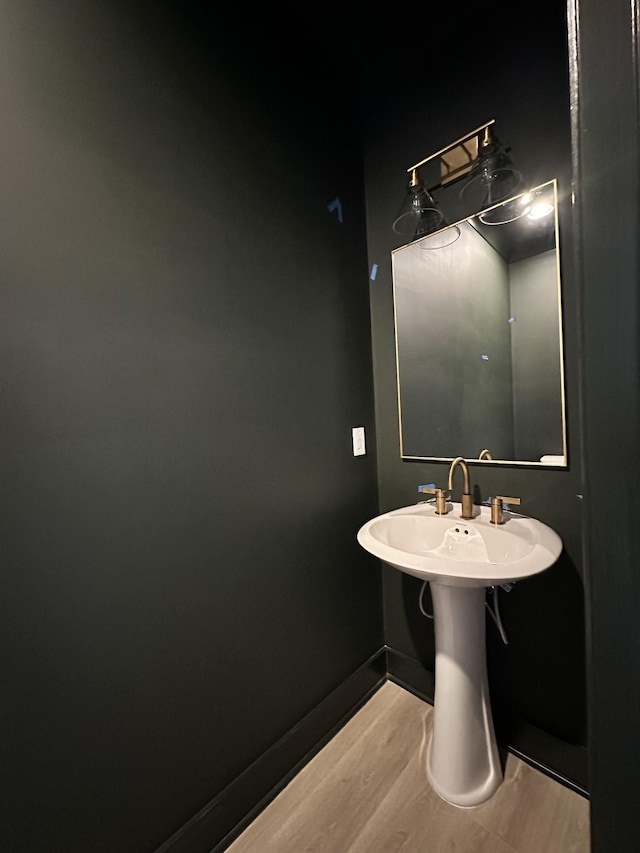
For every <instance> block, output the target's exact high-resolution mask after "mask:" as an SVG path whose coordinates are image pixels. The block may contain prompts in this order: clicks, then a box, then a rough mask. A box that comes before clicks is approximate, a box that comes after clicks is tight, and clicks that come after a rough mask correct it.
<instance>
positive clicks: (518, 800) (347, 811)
mask: <svg viewBox="0 0 640 853" xmlns="http://www.w3.org/2000/svg"><path fill="white" fill-rule="evenodd" d="M431 715H432V708H431V706H430V705H427V704H425V703H424V702H422V701H421V700H420V699H418V698H416V697H415V696H413V695H412V694H411V693H409V692H407V691H406V690H404V689H403V688H401V687H398V686H397V685H396V684H393V683H392V682H387V683H386V684H384V685H383V687H381V688H380V690H378V691H377V692H376V693H375V694H374V696H372V697H371V699H369V701H368V702H367V703H366V704H365V705H364V706H363V707H362V708H361V709H360V711H359V712H358V713H357V714H356V715H355V716H354V717H353V718H352V719H351V720H349V722H348V723H347V724H346V725H345V726H344V727H343V728H342V729H341V730H340V731H339V732H338V733H337V734H336V735H335V737H334V738H333V739H332V740H331V741H330V742H329V743H328V744H327V745H326V746H325V747H324V749H323V750H322V751H321V752H320V753H319V754H318V755H316V756H315V757H314V758H313V759H312V760H311V761H310V762H309V763H308V764H307V765H306V766H305V767H304V768H303V769H302V770H301V771H300V773H298V775H297V776H296V777H295V778H294V779H293V780H292V781H291V782H290V783H289V785H287V787H286V788H284V790H283V791H282V792H281V793H280V794H279V795H278V796H277V797H276V799H275V800H274V801H273V802H272V803H270V805H269V806H267V808H266V809H265V810H264V811H263V812H261V814H259V815H258V817H257V818H256V819H255V820H254V821H253V823H252V824H251V825H250V826H249V827H248V828H247V829H246V830H245V831H244V832H243V833H242V835H240V836H239V837H238V838H237V839H236V840H235V841H234V842H233V843H232V844H231V846H230V847H228V853H588V851H589V850H590V844H589V803H588V801H587V800H586V799H584V798H583V797H581V796H580V795H579V794H576V793H574V792H573V791H570V790H569V789H568V788H565V787H564V786H563V785H560V784H559V783H558V782H556V781H554V780H553V779H550V778H549V777H547V776H545V775H544V774H542V773H540V772H539V771H537V770H535V769H533V768H532V767H530V766H529V765H528V764H525V763H524V762H523V761H521V760H519V759H518V758H516V757H515V756H512V755H509V756H508V757H507V762H506V767H505V779H504V782H503V783H502V785H501V787H500V788H499V789H498V791H497V793H496V794H495V795H494V796H493V797H492V798H491V799H490V800H489V801H488V802H486V803H483V804H482V805H480V806H476V807H475V808H471V809H461V808H456V807H455V806H451V805H449V804H448V803H446V802H444V801H443V800H441V799H440V798H439V797H438V796H437V795H436V794H435V793H434V792H433V791H432V790H431V788H430V786H429V783H428V781H427V778H426V772H425V752H426V745H427V742H428V737H429V734H430V727H431Z"/></svg>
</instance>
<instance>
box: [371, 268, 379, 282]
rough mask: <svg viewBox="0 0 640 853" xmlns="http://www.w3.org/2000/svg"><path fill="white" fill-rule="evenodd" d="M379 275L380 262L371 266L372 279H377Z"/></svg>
mask: <svg viewBox="0 0 640 853" xmlns="http://www.w3.org/2000/svg"><path fill="white" fill-rule="evenodd" d="M377 275H378V264H374V265H373V266H372V267H371V281H375V280H376V276H377Z"/></svg>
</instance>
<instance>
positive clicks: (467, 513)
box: [449, 456, 473, 518]
mask: <svg viewBox="0 0 640 853" xmlns="http://www.w3.org/2000/svg"><path fill="white" fill-rule="evenodd" d="M458 466H459V467H460V468H461V469H462V476H463V478H464V479H463V486H462V499H461V501H460V503H461V505H462V512H461V513H460V517H461V518H473V497H472V495H471V484H470V482H469V466H468V465H467V463H466V462H465V460H464V458H463V457H462V456H456V458H455V459H454V460H453V462H452V463H451V467H450V468H449V491H451V490H452V488H453V475H454V473H455V470H456V468H457V467H458Z"/></svg>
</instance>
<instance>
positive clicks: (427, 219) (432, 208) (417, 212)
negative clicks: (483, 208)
mask: <svg viewBox="0 0 640 853" xmlns="http://www.w3.org/2000/svg"><path fill="white" fill-rule="evenodd" d="M410 172H411V175H410V178H409V183H408V184H407V195H406V197H405V199H404V201H403V203H402V205H401V207H400V211H399V212H398V216H397V217H396V219H395V221H394V223H393V230H394V231H395V232H396V234H400V235H401V236H402V237H408V238H409V241H413V240H417V239H419V238H420V237H424V236H426V235H427V234H433V233H434V232H435V231H438V230H439V229H440V228H444V227H445V226H446V225H447V223H446V222H445V219H444V215H443V213H442V211H441V210H439V209H438V207H437V206H436V202H435V200H434V198H433V196H432V195H431V193H430V192H429V190H428V189H427V188H426V187H425V185H424V183H423V181H422V179H421V178H420V176H419V174H418V170H417V169H411V170H410Z"/></svg>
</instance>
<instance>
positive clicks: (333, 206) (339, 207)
mask: <svg viewBox="0 0 640 853" xmlns="http://www.w3.org/2000/svg"><path fill="white" fill-rule="evenodd" d="M327 209H328V210H330V211H331V213H333V211H334V210H337V211H338V222H342V202H341V201H340V199H339V198H338V197H337V196H336V198H334V200H333V201H332V202H331V203H330V204H328V205H327Z"/></svg>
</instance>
